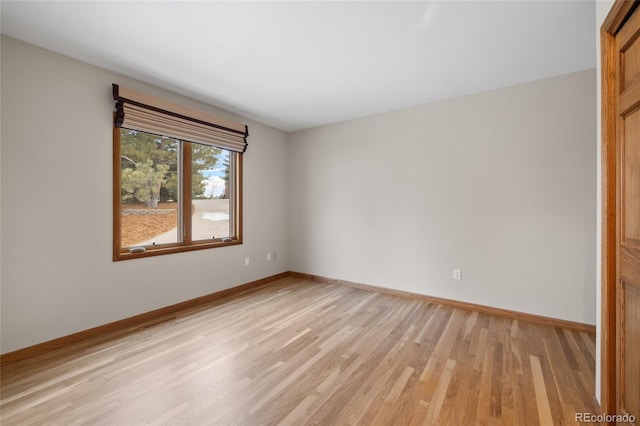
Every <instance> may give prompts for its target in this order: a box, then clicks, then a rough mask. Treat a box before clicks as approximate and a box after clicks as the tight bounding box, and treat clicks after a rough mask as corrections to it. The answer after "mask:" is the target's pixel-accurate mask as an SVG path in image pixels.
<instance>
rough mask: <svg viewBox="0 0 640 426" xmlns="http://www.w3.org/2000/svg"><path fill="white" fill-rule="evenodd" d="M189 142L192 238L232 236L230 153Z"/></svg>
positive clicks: (208, 238)
mask: <svg viewBox="0 0 640 426" xmlns="http://www.w3.org/2000/svg"><path fill="white" fill-rule="evenodd" d="M191 145H192V154H191V157H192V164H191V168H192V175H191V199H192V213H193V215H192V217H191V234H192V235H191V238H192V240H194V241H198V240H210V239H212V238H226V237H231V236H232V235H231V233H232V231H231V230H232V227H231V226H230V220H229V217H230V214H231V211H230V206H231V202H232V200H231V193H232V190H231V189H232V187H231V184H230V181H231V176H232V172H231V163H230V161H231V156H230V152H229V151H227V150H226V149H221V148H215V147H211V146H206V145H198V144H191Z"/></svg>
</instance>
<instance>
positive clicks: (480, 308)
mask: <svg viewBox="0 0 640 426" xmlns="http://www.w3.org/2000/svg"><path fill="white" fill-rule="evenodd" d="M290 274H291V275H292V276H294V277H298V278H303V279H307V280H313V281H319V282H324V283H329V284H339V285H346V286H349V287H354V288H359V289H362V290H368V291H375V292H378V293H382V294H388V295H392V296H399V297H405V298H409V299H414V300H423V301H426V302H432V303H438V304H442V305H447V306H452V307H456V308H460V309H465V310H470V311H473V312H483V313H485V314H489V315H497V316H501V317H505V318H511V319H517V320H522V321H529V322H535V323H538V324H544V325H549V326H552V327H562V328H568V329H571V330H575V331H583V332H585V333H595V332H596V327H595V326H594V325H591V324H583V323H580V322H575V321H567V320H562V319H558V318H551V317H545V316H542V315H535V314H528V313H524V312H518V311H511V310H509V309H502V308H496V307H493V306H485V305H478V304H475V303H469V302H462V301H459V300H452V299H445V298H442V297H435V296H429V295H426V294H419V293H411V292H408V291H403V290H395V289H391V288H385V287H377V286H373V285H369V284H360V283H354V282H351V281H344V280H337V279H334V278H327V277H323V276H319V275H311V274H304V273H300V272H290Z"/></svg>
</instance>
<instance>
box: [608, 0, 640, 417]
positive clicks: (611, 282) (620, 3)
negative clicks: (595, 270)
mask: <svg viewBox="0 0 640 426" xmlns="http://www.w3.org/2000/svg"><path fill="white" fill-rule="evenodd" d="M634 3H635V2H634V1H629V0H616V1H615V3H614V4H613V6H612V7H611V10H610V11H609V14H608V15H607V18H606V19H605V21H604V23H603V24H602V27H601V29H600V47H601V58H600V59H601V65H602V77H601V82H602V87H601V95H602V105H601V114H602V115H601V117H602V163H601V166H602V181H601V185H602V243H601V248H602V255H601V256H602V276H601V278H602V283H601V324H600V325H601V343H600V350H601V357H600V361H601V362H600V378H601V381H600V407H601V412H602V413H606V414H614V413H616V365H617V352H616V331H617V330H616V328H617V322H616V250H617V246H616V244H617V240H616V235H617V231H616V213H617V204H616V155H617V154H616V133H617V127H616V123H617V120H616V115H617V106H618V98H619V95H618V92H619V91H618V90H617V82H616V80H617V79H616V77H617V75H616V51H615V34H616V33H617V32H618V30H620V28H621V27H622V24H623V23H624V22H625V18H626V17H627V16H628V15H629V13H630V12H631V10H632V9H633V6H634Z"/></svg>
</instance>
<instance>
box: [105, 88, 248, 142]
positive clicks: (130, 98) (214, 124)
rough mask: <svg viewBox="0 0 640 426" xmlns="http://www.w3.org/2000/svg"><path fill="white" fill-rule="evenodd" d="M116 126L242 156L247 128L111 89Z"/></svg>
mask: <svg viewBox="0 0 640 426" xmlns="http://www.w3.org/2000/svg"><path fill="white" fill-rule="evenodd" d="M113 99H114V100H115V101H116V115H115V123H114V124H115V126H116V127H123V128H125V129H131V130H139V131H142V132H148V133H153V134H159V135H160V136H167V137H171V138H176V139H180V140H184V141H189V142H195V143H201V144H205V145H211V146H216V147H218V148H223V149H228V150H230V151H235V152H240V153H242V152H245V151H246V149H247V136H249V129H248V128H247V126H246V125H244V124H242V123H238V122H235V121H232V120H227V119H225V118H221V117H217V116H215V115H213V114H209V113H207V112H204V111H199V110H196V109H193V108H189V107H186V106H184V105H180V104H176V103H173V102H169V101H166V100H164V99H160V98H156V97H154V96H151V95H147V94H144V93H140V92H137V91H135V90H133V89H128V88H125V87H121V86H119V85H117V84H114V85H113Z"/></svg>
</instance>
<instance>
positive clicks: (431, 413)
mask: <svg viewBox="0 0 640 426" xmlns="http://www.w3.org/2000/svg"><path fill="white" fill-rule="evenodd" d="M594 371H595V338H594V336H593V335H592V334H589V333H586V332H583V331H576V330H569V329H560V328H556V327H552V326H548V325H542V324H534V323H529V322H526V321H518V320H515V319H511V318H504V317H497V316H492V315H490V314H487V313H482V312H472V311H467V310H464V309H460V308H458V307H451V306H444V305H439V304H437V303H433V302H430V301H425V300H419V299H406V298H402V297H397V296H395V295H390V294H381V293H376V292H370V291H368V290H364V289H360V288H354V287H349V286H343V285H340V284H337V283H320V282H315V281H308V280H306V279H303V278H286V279H281V280H279V281H277V282H275V283H274V284H273V285H270V286H263V287H259V288H257V289H255V290H254V291H251V292H246V293H243V294H240V295H237V296H234V297H230V298H226V299H223V300H215V301H212V302H211V303H207V304H205V305H199V306H195V307H191V308H189V309H185V310H183V311H179V312H175V313H174V314H173V315H172V316H171V317H167V318H166V320H163V321H160V322H155V323H150V324H147V327H142V328H139V329H137V330H135V331H128V332H117V331H115V332H113V333H112V334H110V335H108V336H96V337H95V338H92V339H90V340H88V341H82V342H77V343H74V344H72V345H69V346H68V347H64V348H60V349H58V350H55V351H53V352H49V353H45V354H41V355H38V356H35V357H33V358H29V359H24V360H22V361H19V362H15V363H12V364H7V365H6V366H3V367H2V370H1V371H0V374H1V377H0V379H1V381H0V423H2V425H3V426H13V425H25V424H52V425H67V424H91V425H108V426H112V425H116V424H117V425H121V424H122V425H125V424H126V425H142V424H155V425H161V424H182V425H203V424H206V425H233V424H237V425H248V424H251V425H277V424H280V425H305V424H317V425H348V424H352V425H355V424H361V425H398V424H407V425H420V424H438V425H447V424H450V425H470V424H487V425H491V424H503V425H514V424H518V425H545V426H546V425H547V424H553V423H556V424H575V420H574V418H575V416H574V414H575V413H576V412H591V411H593V410H594V407H593V398H592V394H593V393H594V389H593V387H594V382H595V380H594Z"/></svg>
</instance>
